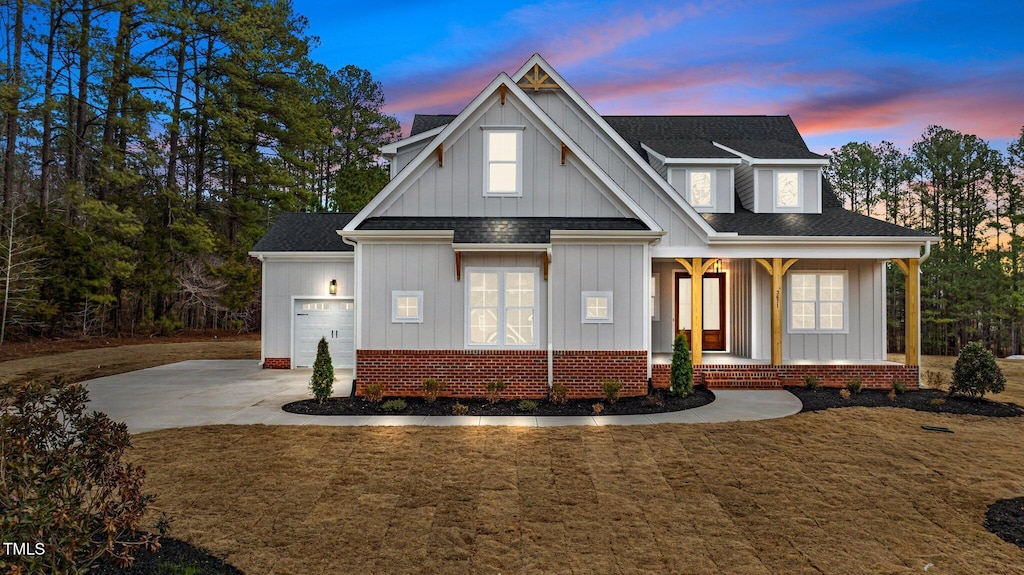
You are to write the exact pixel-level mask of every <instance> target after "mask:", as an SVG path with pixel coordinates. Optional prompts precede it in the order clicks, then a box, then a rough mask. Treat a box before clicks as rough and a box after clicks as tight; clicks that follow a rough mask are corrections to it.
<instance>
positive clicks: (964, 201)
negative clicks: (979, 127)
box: [825, 126, 1024, 356]
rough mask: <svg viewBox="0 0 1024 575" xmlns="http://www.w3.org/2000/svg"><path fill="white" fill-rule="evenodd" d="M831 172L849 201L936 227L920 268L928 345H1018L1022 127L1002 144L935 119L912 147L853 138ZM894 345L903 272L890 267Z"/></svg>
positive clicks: (944, 351) (939, 350)
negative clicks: (994, 144)
mask: <svg viewBox="0 0 1024 575" xmlns="http://www.w3.org/2000/svg"><path fill="white" fill-rule="evenodd" d="M828 158H829V165H828V167H827V168H826V170H825V173H826V176H827V177H828V178H829V181H830V182H831V183H832V186H833V188H834V189H835V191H836V193H837V194H838V195H839V197H840V199H841V200H842V201H843V202H844V203H845V205H846V207H847V208H849V209H851V210H854V211H857V212H860V213H863V214H868V215H872V216H875V217H881V218H884V219H885V220H887V221H889V222H892V223H895V224H899V225H901V226H906V227H910V228H914V229H918V230H922V231H925V232H928V233H930V234H932V235H935V236H938V237H939V238H940V241H939V242H938V245H937V246H934V247H933V249H932V252H931V255H930V257H929V258H928V260H927V261H925V262H924V264H923V265H922V267H921V271H922V275H923V281H922V283H921V318H922V350H923V352H924V353H926V354H940V355H953V354H956V353H957V352H958V351H959V349H960V348H961V347H963V346H964V345H966V344H967V343H969V342H971V341H981V342H984V344H985V345H986V346H987V347H989V348H991V349H992V350H993V351H995V352H996V353H997V354H999V355H1003V356H1005V355H1010V354H1019V353H1021V351H1022V347H1021V345H1022V344H1021V329H1022V326H1024V261H1022V258H1024V128H1022V129H1021V133H1020V136H1019V137H1018V138H1017V139H1016V140H1014V141H1012V142H1011V143H1010V144H1009V146H1008V147H1007V149H1006V152H1005V153H1003V152H1001V151H1000V150H998V149H995V148H993V147H992V145H991V144H989V143H988V142H986V141H985V140H983V139H982V138H979V137H977V136H974V135H970V134H964V133H961V132H958V131H955V130H950V129H946V128H943V127H940V126H932V127H929V128H928V129H927V130H925V132H924V133H923V134H922V135H921V137H920V138H919V139H918V140H917V141H915V142H914V143H913V144H912V145H911V146H910V148H909V150H907V151H902V150H900V149H898V148H897V147H896V146H894V145H893V144H892V143H891V142H881V143H879V144H871V143H867V142H851V143H848V144H845V145H843V146H842V147H840V148H838V149H833V150H832V152H831V153H830V154H828ZM887 279H888V286H889V290H888V294H887V297H888V309H889V310H890V311H889V345H890V351H894V352H901V351H903V333H904V332H903V324H902V322H903V319H904V317H905V315H904V299H903V297H904V296H903V293H904V292H903V286H904V278H903V274H902V272H901V271H899V269H897V268H895V267H894V266H891V265H890V266H889V271H888V277H887Z"/></svg>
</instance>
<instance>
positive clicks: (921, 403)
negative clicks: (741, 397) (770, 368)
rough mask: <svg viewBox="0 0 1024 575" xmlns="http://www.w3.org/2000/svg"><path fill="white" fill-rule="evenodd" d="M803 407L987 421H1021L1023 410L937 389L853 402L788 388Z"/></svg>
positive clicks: (826, 391)
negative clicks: (904, 410)
mask: <svg viewBox="0 0 1024 575" xmlns="http://www.w3.org/2000/svg"><path fill="white" fill-rule="evenodd" d="M786 390H787V391H789V392H790V393H792V394H793V395H795V396H797V397H798V398H799V399H800V401H801V402H802V403H803V404H804V407H803V409H801V410H800V411H822V410H825V409H831V408H834V407H905V408H907V409H915V410H917V411H930V412H932V413H955V414H958V415H984V416H986V417H1020V416H1021V415H1024V408H1022V407H1021V406H1019V405H1017V404H1014V403H1002V402H999V401H992V400H989V399H976V398H970V397H960V396H956V395H948V394H946V393H944V392H942V391H939V390H937V389H921V390H918V391H907V392H906V393H902V394H899V395H897V396H896V397H895V399H889V392H888V391H883V390H875V389H869V390H864V391H861V392H860V393H855V394H853V395H851V396H850V399H843V398H842V397H840V396H839V389H835V388H825V387H820V388H818V389H807V388H806V387H787V388H786ZM935 399H941V400H942V401H943V403H942V405H933V404H932V400H935Z"/></svg>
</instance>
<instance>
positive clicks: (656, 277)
mask: <svg viewBox="0 0 1024 575" xmlns="http://www.w3.org/2000/svg"><path fill="white" fill-rule="evenodd" d="M660 283H661V274H652V275H651V319H653V320H655V321H658V320H660V319H661V303H660V302H659V301H658V300H659V298H658V294H659V293H660V292H659V290H660V289H661V288H660V287H659V286H658V284H660Z"/></svg>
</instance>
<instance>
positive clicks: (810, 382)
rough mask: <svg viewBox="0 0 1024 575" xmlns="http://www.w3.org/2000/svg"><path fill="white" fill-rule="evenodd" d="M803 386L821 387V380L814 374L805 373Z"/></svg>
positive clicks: (810, 387) (808, 387) (809, 387)
mask: <svg viewBox="0 0 1024 575" xmlns="http://www.w3.org/2000/svg"><path fill="white" fill-rule="evenodd" d="M804 386H806V387H807V389H818V388H819V387H821V380H819V379H818V376H816V375H811V374H807V375H805V376H804Z"/></svg>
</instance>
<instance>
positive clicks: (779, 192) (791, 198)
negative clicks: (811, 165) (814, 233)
mask: <svg viewBox="0 0 1024 575" xmlns="http://www.w3.org/2000/svg"><path fill="white" fill-rule="evenodd" d="M801 188H802V186H801V185H800V172H796V171H782V170H779V171H776V172H775V207H776V208H777V209H782V210H798V209H800V207H801V205H802V203H803V202H801V197H802V192H803V190H802V189H801Z"/></svg>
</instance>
